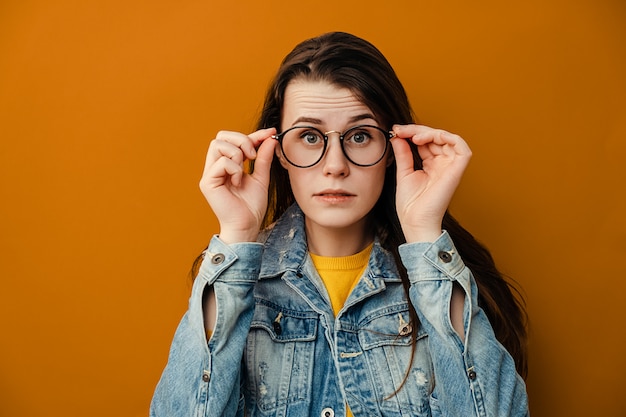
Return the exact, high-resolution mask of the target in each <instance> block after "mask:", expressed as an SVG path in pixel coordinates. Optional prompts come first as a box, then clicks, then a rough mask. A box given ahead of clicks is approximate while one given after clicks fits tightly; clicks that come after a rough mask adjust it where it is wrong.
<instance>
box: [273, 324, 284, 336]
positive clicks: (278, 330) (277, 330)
mask: <svg viewBox="0 0 626 417" xmlns="http://www.w3.org/2000/svg"><path fill="white" fill-rule="evenodd" d="M272 327H274V333H276V334H277V335H278V336H280V334H281V333H282V332H283V327H282V326H281V325H280V323H279V322H277V321H275V322H273V323H272Z"/></svg>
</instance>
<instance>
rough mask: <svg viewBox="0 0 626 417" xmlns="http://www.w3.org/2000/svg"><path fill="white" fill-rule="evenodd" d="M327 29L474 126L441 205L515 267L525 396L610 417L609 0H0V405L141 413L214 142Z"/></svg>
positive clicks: (623, 81)
mask: <svg viewBox="0 0 626 417" xmlns="http://www.w3.org/2000/svg"><path fill="white" fill-rule="evenodd" d="M295 4H300V5H299V6H294V5H295ZM329 30H345V31H350V32H353V33H355V34H357V35H360V36H363V37H365V38H366V39H368V40H370V41H372V42H373V43H374V44H375V45H377V46H378V47H379V48H380V49H381V50H382V51H383V53H385V54H386V56H387V57H388V58H389V60H390V61H391V62H392V64H393V65H394V66H395V68H396V70H397V72H398V74H399V76H400V78H401V79H402V80H403V81H404V83H405V86H406V88H407V90H408V92H409V95H410V98H411V100H412V103H413V105H414V107H415V110H416V112H417V113H418V115H419V117H420V119H421V121H422V122H423V123H425V124H428V125H432V126H435V127H442V128H445V129H447V130H450V131H453V132H456V133H459V134H461V135H462V136H463V137H464V138H465V139H467V141H468V142H469V143H470V145H471V146H472V148H473V150H474V155H475V156H474V158H473V161H472V164H471V165H470V168H469V169H468V172H467V174H466V177H465V179H464V182H463V184H462V186H461V188H460V189H459V191H458V193H457V195H456V197H455V200H454V201H453V206H452V212H453V213H454V214H455V215H456V216H457V217H458V218H459V219H460V220H461V221H462V222H463V223H464V224H465V226H466V227H467V228H468V229H470V230H471V231H472V232H473V233H474V234H475V235H476V236H478V237H479V238H480V239H481V240H482V241H483V242H485V243H486V244H487V245H488V246H489V247H490V248H491V249H492V251H493V253H494V255H495V257H496V259H497V260H498V263H499V265H500V266H501V268H502V269H503V271H504V272H506V273H507V274H510V275H511V276H513V277H514V278H515V279H516V280H517V281H518V282H519V283H520V284H521V286H522V287H523V289H524V293H525V295H526V298H527V306H528V312H529V314H530V320H531V328H530V335H531V336H530V377H529V380H528V390H529V394H530V400H531V411H532V415H533V416H583V415H598V416H624V415H626V401H624V395H623V385H624V383H623V380H624V375H625V373H626V355H624V331H625V330H626V319H625V316H626V315H625V314H624V306H625V304H626V303H625V301H626V300H625V297H624V294H625V284H624V280H625V279H626V262H625V261H626V259H625V258H626V256H625V254H626V226H625V221H624V217H623V216H624V213H625V212H626V204H625V203H626V198H625V196H624V188H625V187H624V180H625V179H626V174H625V172H624V162H623V160H624V158H625V157H626V146H625V141H626V105H625V100H626V99H625V97H626V75H625V74H626V5H625V4H624V3H623V2H622V1H621V0H614V1H609V0H581V1H575V0H569V1H544V0H530V1H525V2H501V1H496V0H488V1H484V2H467V1H460V0H457V1H451V2H437V1H434V0H431V1H420V0H416V1H413V0H410V1H409V0H404V1H400V0H395V1H393V0H392V1H376V2H373V1H371V2H368V3H364V2H363V1H345V2H340V3H338V2H336V1H334V0H333V1H330V0H320V1H317V2H312V3H311V2H309V3H294V2H287V1H284V2H281V1H276V0H274V1H265V2H257V1H251V0H245V1H228V2H218V1H190V0H181V1H159V0H134V1H133V0H130V1H129V0H123V1H122V0H112V1H100V2H98V1H93V0H87V1H78V0H74V1H71V0H58V1H50V2H48V1H36V0H20V1H17V0H4V1H2V2H0V195H1V198H2V202H1V204H0V278H1V290H0V320H1V322H0V332H1V335H2V336H1V342H0V415H1V416H7V417H8V416H11V417H21V416H28V417H33V416H59V417H61V416H63V417H68V416H77V417H79V416H80V417H82V416H91V417H98V416H133V417H134V416H141V415H144V416H145V415H147V409H148V404H149V400H150V397H151V394H152V390H153V388H154V385H155V384H156V382H157V380H158V377H159V375H160V372H161V370H162V368H163V366H164V364H165V361H166V358H167V352H168V348H169V343H170V341H171V338H172V335H173V332H174V329H175V327H176V325H177V322H178V320H179V318H180V316H181V315H182V313H183V312H184V310H185V308H186V302H187V297H188V294H189V290H190V283H189V278H188V276H187V272H188V270H189V267H190V265H191V262H192V261H193V259H194V257H195V256H196V254H197V253H198V252H199V251H200V250H201V249H202V248H203V246H204V245H205V243H206V242H207V241H208V240H209V238H210V236H211V234H212V233H214V232H216V224H215V219H214V217H213V215H212V214H211V212H210V210H209V208H208V205H207V204H206V203H205V202H204V200H203V198H202V196H201V194H200V192H199V190H198V188H197V183H198V180H199V177H200V174H201V170H202V167H203V161H204V154H205V152H206V148H207V146H208V142H209V140H210V139H211V137H212V136H213V135H215V133H216V132H217V131H218V130H220V129H234V130H241V131H249V130H251V128H252V127H253V125H254V120H255V118H256V116H257V114H258V110H259V107H260V104H261V101H262V98H263V94H264V91H265V88H266V87H267V84H268V82H269V79H270V77H271V75H272V74H273V72H274V70H275V69H276V68H277V66H278V64H279V61H280V59H281V58H282V57H283V56H284V55H285V54H286V53H287V52H288V51H289V50H290V49H291V48H292V47H293V46H294V45H295V44H296V43H297V42H298V41H300V40H302V39H304V38H307V37H310V36H314V35H317V34H320V33H322V32H325V31H329Z"/></svg>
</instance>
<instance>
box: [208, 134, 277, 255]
mask: <svg viewBox="0 0 626 417" xmlns="http://www.w3.org/2000/svg"><path fill="white" fill-rule="evenodd" d="M275 133H276V129H274V128H270V129H262V130H258V131H256V132H253V133H251V134H249V135H245V134H242V133H237V132H227V131H222V132H219V133H218V134H217V136H216V137H215V139H214V140H213V141H211V144H210V146H209V151H208V153H207V158H206V163H205V166H204V172H203V174H202V179H201V180H200V189H201V190H202V194H204V197H205V198H206V199H207V201H208V202H209V204H210V206H211V208H212V209H213V212H214V213H215V215H216V216H217V219H218V221H219V223H220V239H222V240H223V241H224V242H225V243H236V242H249V241H255V240H256V238H257V235H258V233H259V228H260V226H261V222H262V221H263V217H264V216H265V211H266V210H267V198H268V195H267V192H268V185H269V177H270V174H269V173H270V166H271V164H272V158H273V156H274V148H275V146H276V143H277V142H276V140H274V139H272V138H271V136H272V135H273V134H275ZM252 159H254V160H256V161H255V164H254V172H253V173H252V174H249V173H247V172H246V170H245V163H246V162H247V161H248V160H252Z"/></svg>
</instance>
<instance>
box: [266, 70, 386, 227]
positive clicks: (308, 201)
mask: <svg viewBox="0 0 626 417" xmlns="http://www.w3.org/2000/svg"><path fill="white" fill-rule="evenodd" d="M361 124H368V125H374V126H378V122H377V121H376V120H375V118H374V115H373V113H372V111H371V110H370V109H369V108H368V107H367V106H365V105H364V104H363V103H362V102H360V101H359V100H358V99H357V98H356V97H355V96H354V95H353V94H352V92H351V91H350V90H348V89H345V88H340V87H337V86H335V85H333V84H330V83H328V82H325V81H305V80H294V81H292V82H291V83H290V84H289V85H288V86H287V89H286V90H285V98H284V103H283V114H282V126H281V131H285V130H287V129H289V128H290V127H293V126H302V125H307V126H313V127H316V128H318V129H319V130H320V131H322V132H329V131H336V132H345V131H346V130H347V129H349V128H351V127H353V126H356V125H361ZM328 137H329V139H328V147H327V149H326V153H325V154H324V157H323V158H322V160H321V161H319V162H318V163H317V164H316V165H313V166H312V167H309V168H298V167H295V166H293V165H291V164H290V163H289V162H287V161H286V160H285V159H284V157H282V154H281V151H280V148H277V154H278V157H279V159H280V162H281V165H282V166H283V167H284V168H285V169H286V170H287V171H288V173H289V179H290V181H291V187H292V190H293V193H294V196H295V198H296V201H297V202H298V204H299V205H300V208H301V209H302V210H303V212H304V214H305V218H306V226H307V231H308V232H309V233H311V232H312V231H321V230H322V229H327V230H326V231H345V232H349V231H355V232H360V233H361V234H362V233H363V231H364V228H365V227H366V216H367V215H368V213H369V212H370V211H371V210H372V208H373V207H374V204H375V203H376V201H377V200H378V197H379V196H380V193H381V191H382V187H383V183H384V179H385V170H386V168H387V161H388V160H389V157H388V156H387V157H385V158H383V159H382V160H381V161H380V162H378V163H377V164H376V165H373V166H370V167H361V166H357V165H354V164H352V163H351V162H350V161H348V160H347V159H346V157H345V155H344V154H343V152H342V150H341V145H340V141H339V133H329V134H328ZM387 154H389V151H387ZM320 228H321V229H320ZM330 229H334V230H330Z"/></svg>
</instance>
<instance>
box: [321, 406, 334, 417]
mask: <svg viewBox="0 0 626 417" xmlns="http://www.w3.org/2000/svg"><path fill="white" fill-rule="evenodd" d="M320 417H335V411H334V410H333V409H332V408H330V407H326V408H325V409H323V410H322V414H320Z"/></svg>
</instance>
